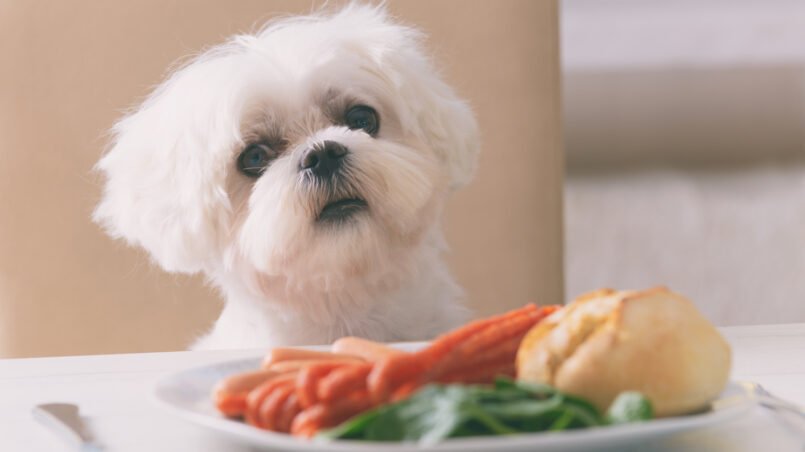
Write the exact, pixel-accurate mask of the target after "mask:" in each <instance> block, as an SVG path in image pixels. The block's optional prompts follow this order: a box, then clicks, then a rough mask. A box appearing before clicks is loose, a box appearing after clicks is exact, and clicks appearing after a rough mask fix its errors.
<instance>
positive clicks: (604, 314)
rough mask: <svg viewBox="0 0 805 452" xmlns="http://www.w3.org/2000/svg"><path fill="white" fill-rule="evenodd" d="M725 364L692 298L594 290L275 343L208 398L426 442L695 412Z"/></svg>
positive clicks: (270, 418) (243, 409) (233, 413)
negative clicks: (541, 302) (408, 341)
mask: <svg viewBox="0 0 805 452" xmlns="http://www.w3.org/2000/svg"><path fill="white" fill-rule="evenodd" d="M729 367H730V350H729V346H728V345H727V343H726V342H725V341H724V339H723V338H722V337H721V335H720V334H719V333H718V331H717V330H716V329H715V328H714V327H713V326H712V325H711V324H710V323H709V322H708V321H707V320H706V319H705V318H704V317H702V315H701V314H700V313H699V312H698V311H697V310H696V308H695V307H694V306H693V304H692V303H691V302H690V301H688V300H687V299H685V298H683V297H682V296H680V295H677V294H674V293H672V292H670V291H668V290H667V289H665V288H655V289H650V290H645V291H623V292H618V291H614V290H610V289H602V290H599V291H596V292H593V293H590V294H587V295H584V296H582V297H580V298H578V299H577V300H575V301H573V302H572V303H570V304H569V305H567V306H565V307H559V306H543V307H537V306H536V305H533V304H529V305H526V306H524V307H522V308H520V309H515V310H513V311H510V312H507V313H504V314H501V315H497V316H494V317H490V318H486V319H481V320H477V321H474V322H471V323H468V324H466V325H464V326H462V327H460V328H457V329H455V330H453V331H450V332H448V333H446V334H443V335H441V336H439V337H437V338H436V339H435V340H433V341H432V342H431V343H430V344H429V345H428V346H426V347H424V348H422V349H420V350H418V351H415V352H405V351H402V350H398V349H394V348H391V347H389V346H387V345H384V344H380V343H376V342H373V341H369V340H366V339H361V338H355V337H346V338H342V339H339V340H337V341H336V342H335V343H334V344H333V345H332V347H331V351H330V352H315V351H309V350H301V349H287V348H280V349H274V350H271V351H270V352H269V353H268V355H267V356H266V357H265V359H264V360H263V363H262V369H261V370H259V371H256V372H251V373H246V374H240V375H235V376H231V377H229V378H227V379H225V380H224V381H222V382H221V383H220V384H219V385H218V386H217V387H216V389H215V392H214V400H215V403H216V406H217V407H218V409H219V411H220V412H221V413H222V414H224V415H226V416H229V417H233V418H242V419H244V420H245V421H246V422H247V423H248V424H250V425H253V426H255V427H258V428H261V429H266V430H271V431H275V432H281V433H290V434H293V435H295V436H298V437H306V438H310V437H313V436H318V437H321V438H325V439H339V438H344V439H364V440H374V441H419V442H420V443H421V444H429V443H432V442H436V441H440V440H442V439H445V438H450V437H457V436H476V435H495V434H509V433H520V432H537V431H544V430H565V429H573V428H584V427H593V426H604V425H612V424H620V423H625V422H635V421H640V420H646V419H651V418H653V417H654V416H655V415H657V416H672V415H676V414H683V413H689V412H693V411H696V410H700V409H703V408H705V407H706V406H707V404H708V402H710V401H711V400H712V399H713V398H715V397H716V396H717V395H718V394H719V393H720V391H721V390H722V389H723V388H724V386H725V384H726V381H727V377H728V375H729ZM515 376H516V377H517V380H516V381H515V380H512V378H514V377H515Z"/></svg>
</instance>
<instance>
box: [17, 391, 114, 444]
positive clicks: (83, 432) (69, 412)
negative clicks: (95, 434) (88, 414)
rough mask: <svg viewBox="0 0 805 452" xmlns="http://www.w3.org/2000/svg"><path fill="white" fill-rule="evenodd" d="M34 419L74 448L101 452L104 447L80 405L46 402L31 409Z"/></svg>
mask: <svg viewBox="0 0 805 452" xmlns="http://www.w3.org/2000/svg"><path fill="white" fill-rule="evenodd" d="M31 414H32V415H33V417H34V419H36V420H37V421H38V422H39V423H40V424H42V425H44V426H45V427H47V428H48V429H49V430H50V431H51V432H53V433H55V434H56V435H57V436H58V437H59V438H61V439H62V440H63V441H64V442H66V443H67V444H68V445H69V446H70V447H71V448H73V449H74V450H78V451H81V452H101V451H102V450H103V447H102V446H101V445H100V444H98V443H96V442H95V441H94V440H93V438H92V434H91V432H90V430H89V429H88V428H87V425H86V424H85V423H84V420H83V419H82V418H81V415H80V414H79V412H78V406H77V405H74V404H72V403H45V404H42V405H37V406H35V407H34V408H33V410H32V411H31Z"/></svg>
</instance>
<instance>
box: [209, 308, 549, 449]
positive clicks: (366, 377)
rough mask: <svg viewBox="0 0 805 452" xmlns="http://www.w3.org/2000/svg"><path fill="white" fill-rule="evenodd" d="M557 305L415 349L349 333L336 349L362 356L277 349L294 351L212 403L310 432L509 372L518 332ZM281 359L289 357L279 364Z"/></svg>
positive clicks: (271, 425)
mask: <svg viewBox="0 0 805 452" xmlns="http://www.w3.org/2000/svg"><path fill="white" fill-rule="evenodd" d="M556 309H558V307H557V306H545V307H541V308H540V307H537V306H535V305H533V304H530V305H526V306H524V307H522V308H520V309H516V310H513V311H511V312H508V313H505V314H502V315H498V316H494V317H490V318H487V319H482V320H477V321H474V322H471V323H469V324H467V325H465V326H463V327H461V328H458V329H456V330H453V331H451V332H448V333H446V334H444V335H442V336H440V337H438V338H436V339H435V340H434V341H433V342H432V343H431V344H430V345H429V346H427V347H425V348H423V349H421V350H419V351H416V352H413V353H407V352H402V351H394V350H390V349H389V348H388V347H386V346H384V345H381V344H376V343H369V342H368V341H367V342H362V341H363V340H357V339H354V338H353V339H349V340H342V342H340V344H338V346H337V347H336V350H337V351H338V352H339V354H342V355H343V354H346V353H345V352H346V351H348V350H350V349H352V350H353V351H352V352H351V353H355V354H356V356H357V357H358V358H360V360H335V359H329V358H330V356H329V355H328V356H317V358H318V359H312V360H304V361H309V362H306V363H304V365H299V366H297V365H296V363H298V361H300V360H296V359H293V358H297V357H298V356H296V355H292V354H290V355H289V354H280V355H282V356H284V357H289V356H290V358H292V359H291V360H289V361H277V360H276V359H274V358H270V359H268V360H267V361H268V369H269V370H274V371H277V370H278V369H279V370H282V371H283V372H278V374H277V375H274V376H272V377H270V378H268V379H266V380H264V381H262V382H261V383H260V384H259V385H258V386H256V387H254V388H252V389H251V390H250V391H249V393H248V395H247V396H246V403H245V405H243V404H237V403H229V402H230V401H229V400H227V399H226V397H223V398H221V397H216V404H217V406H218V407H219V409H220V407H224V406H225V407H228V408H230V409H228V410H226V411H224V410H221V411H222V413H223V414H225V415H227V416H230V417H243V418H244V419H245V420H246V422H248V423H249V424H251V425H254V426H256V427H259V428H264V429H268V430H273V431H278V432H290V433H292V434H294V435H297V436H304V437H310V436H313V435H314V434H316V433H317V432H318V431H319V430H321V429H325V428H330V427H334V426H336V425H338V424H340V423H341V422H343V421H345V420H347V419H349V418H351V417H353V416H355V415H356V414H359V413H362V412H364V411H366V410H368V409H371V408H374V407H376V406H380V405H383V404H386V403H389V402H394V401H398V400H402V399H404V398H406V397H408V396H410V395H411V394H412V393H413V392H414V391H416V390H417V389H419V388H420V387H422V386H425V385H427V384H429V383H432V382H437V383H451V382H461V383H487V384H491V383H492V382H493V381H494V379H495V378H496V377H498V376H500V375H504V376H510V377H513V376H514V372H515V369H514V358H515V355H516V353H517V348H518V346H519V344H520V341H521V340H522V338H523V336H524V335H525V334H526V332H528V331H529V330H530V329H531V327H533V326H534V325H535V324H537V323H538V322H539V321H540V320H542V319H543V318H545V317H547V316H548V315H550V314H551V313H553V312H554V311H555V310H556ZM355 348H357V349H358V351H354V350H355ZM272 355H274V354H273V353H272ZM280 355H277V356H280ZM283 362H291V363H293V364H292V365H286V366H280V365H281V364H283ZM232 407H236V408H240V411H238V410H236V409H232Z"/></svg>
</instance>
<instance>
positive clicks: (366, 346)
mask: <svg viewBox="0 0 805 452" xmlns="http://www.w3.org/2000/svg"><path fill="white" fill-rule="evenodd" d="M332 350H333V353H339V354H343V355H346V356H356V357H358V358H362V359H364V360H366V361H380V360H381V359H384V358H388V357H389V356H391V355H398V354H400V353H403V352H402V351H400V350H397V349H396V348H392V347H389V346H388V345H385V344H381V343H379V342H375V341H370V340H369V339H363V338H360V337H353V336H347V337H342V338H341V339H338V340H336V341H335V342H333V346H332Z"/></svg>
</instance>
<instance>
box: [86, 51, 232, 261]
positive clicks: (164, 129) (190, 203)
mask: <svg viewBox="0 0 805 452" xmlns="http://www.w3.org/2000/svg"><path fill="white" fill-rule="evenodd" d="M216 66H218V67H216ZM220 66H221V65H220V64H217V63H215V62H214V61H207V62H196V63H193V64H192V65H190V66H188V67H186V68H184V69H182V70H181V71H179V72H177V73H175V74H174V75H173V76H172V77H171V78H170V79H169V80H168V81H166V82H165V83H164V84H163V85H162V86H160V87H159V88H158V89H157V90H156V91H155V92H154V93H153V94H151V96H150V97H149V98H148V100H146V102H145V103H144V104H143V105H142V106H141V107H140V108H139V109H138V110H136V111H135V112H134V113H132V114H130V115H129V116H127V117H125V118H124V119H122V120H121V121H120V122H118V123H117V124H116V125H115V127H114V129H113V132H114V139H113V142H112V146H111V148H110V149H109V151H108V152H107V153H106V155H105V156H104V157H103V158H102V159H101V160H100V161H99V162H98V164H97V166H96V169H97V170H99V171H100V172H101V173H102V174H103V175H104V176H105V177H106V184H105V187H104V192H103V197H102V200H101V202H100V204H99V205H98V206H97V208H96V210H95V212H94V215H93V219H94V220H95V221H96V222H97V223H99V224H101V225H102V226H103V227H104V228H105V229H106V231H107V232H108V233H109V234H110V235H111V236H113V237H116V238H124V239H126V240H127V241H128V242H129V243H130V244H132V245H138V246H142V247H143V248H145V249H146V250H147V251H148V252H150V254H151V256H152V257H153V258H154V260H155V261H156V262H157V263H158V264H159V265H160V266H162V267H163V268H164V269H165V270H168V271H176V272H187V273H192V272H196V271H199V270H202V269H203V268H204V264H205V262H208V261H209V260H210V259H211V258H214V256H215V253H217V252H218V243H220V241H219V236H220V235H221V234H223V233H225V231H226V225H227V224H228V221H229V218H228V216H229V212H230V205H229V198H228V195H227V192H226V190H225V182H226V170H227V168H228V167H227V164H226V163H227V162H226V161H225V159H227V158H228V157H227V155H228V154H229V153H228V152H222V150H227V151H228V150H229V147H231V143H232V142H233V140H235V139H236V138H235V137H234V135H236V134H237V132H236V127H233V126H232V124H228V123H227V122H226V120H225V119H220V118H227V117H228V116H236V115H234V114H233V115H227V114H211V113H212V112H215V111H216V110H215V109H224V108H226V105H222V104H225V103H226V102H224V101H223V100H222V99H216V98H215V95H214V94H212V93H209V90H208V89H206V88H204V87H205V86H208V85H209V84H213V85H214V84H215V78H216V75H220V74H218V73H219V72H221V68H220ZM210 78H212V80H210ZM218 78H220V77H218ZM200 97H204V102H199V99H200ZM218 112H219V113H220V112H221V110H218Z"/></svg>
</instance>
